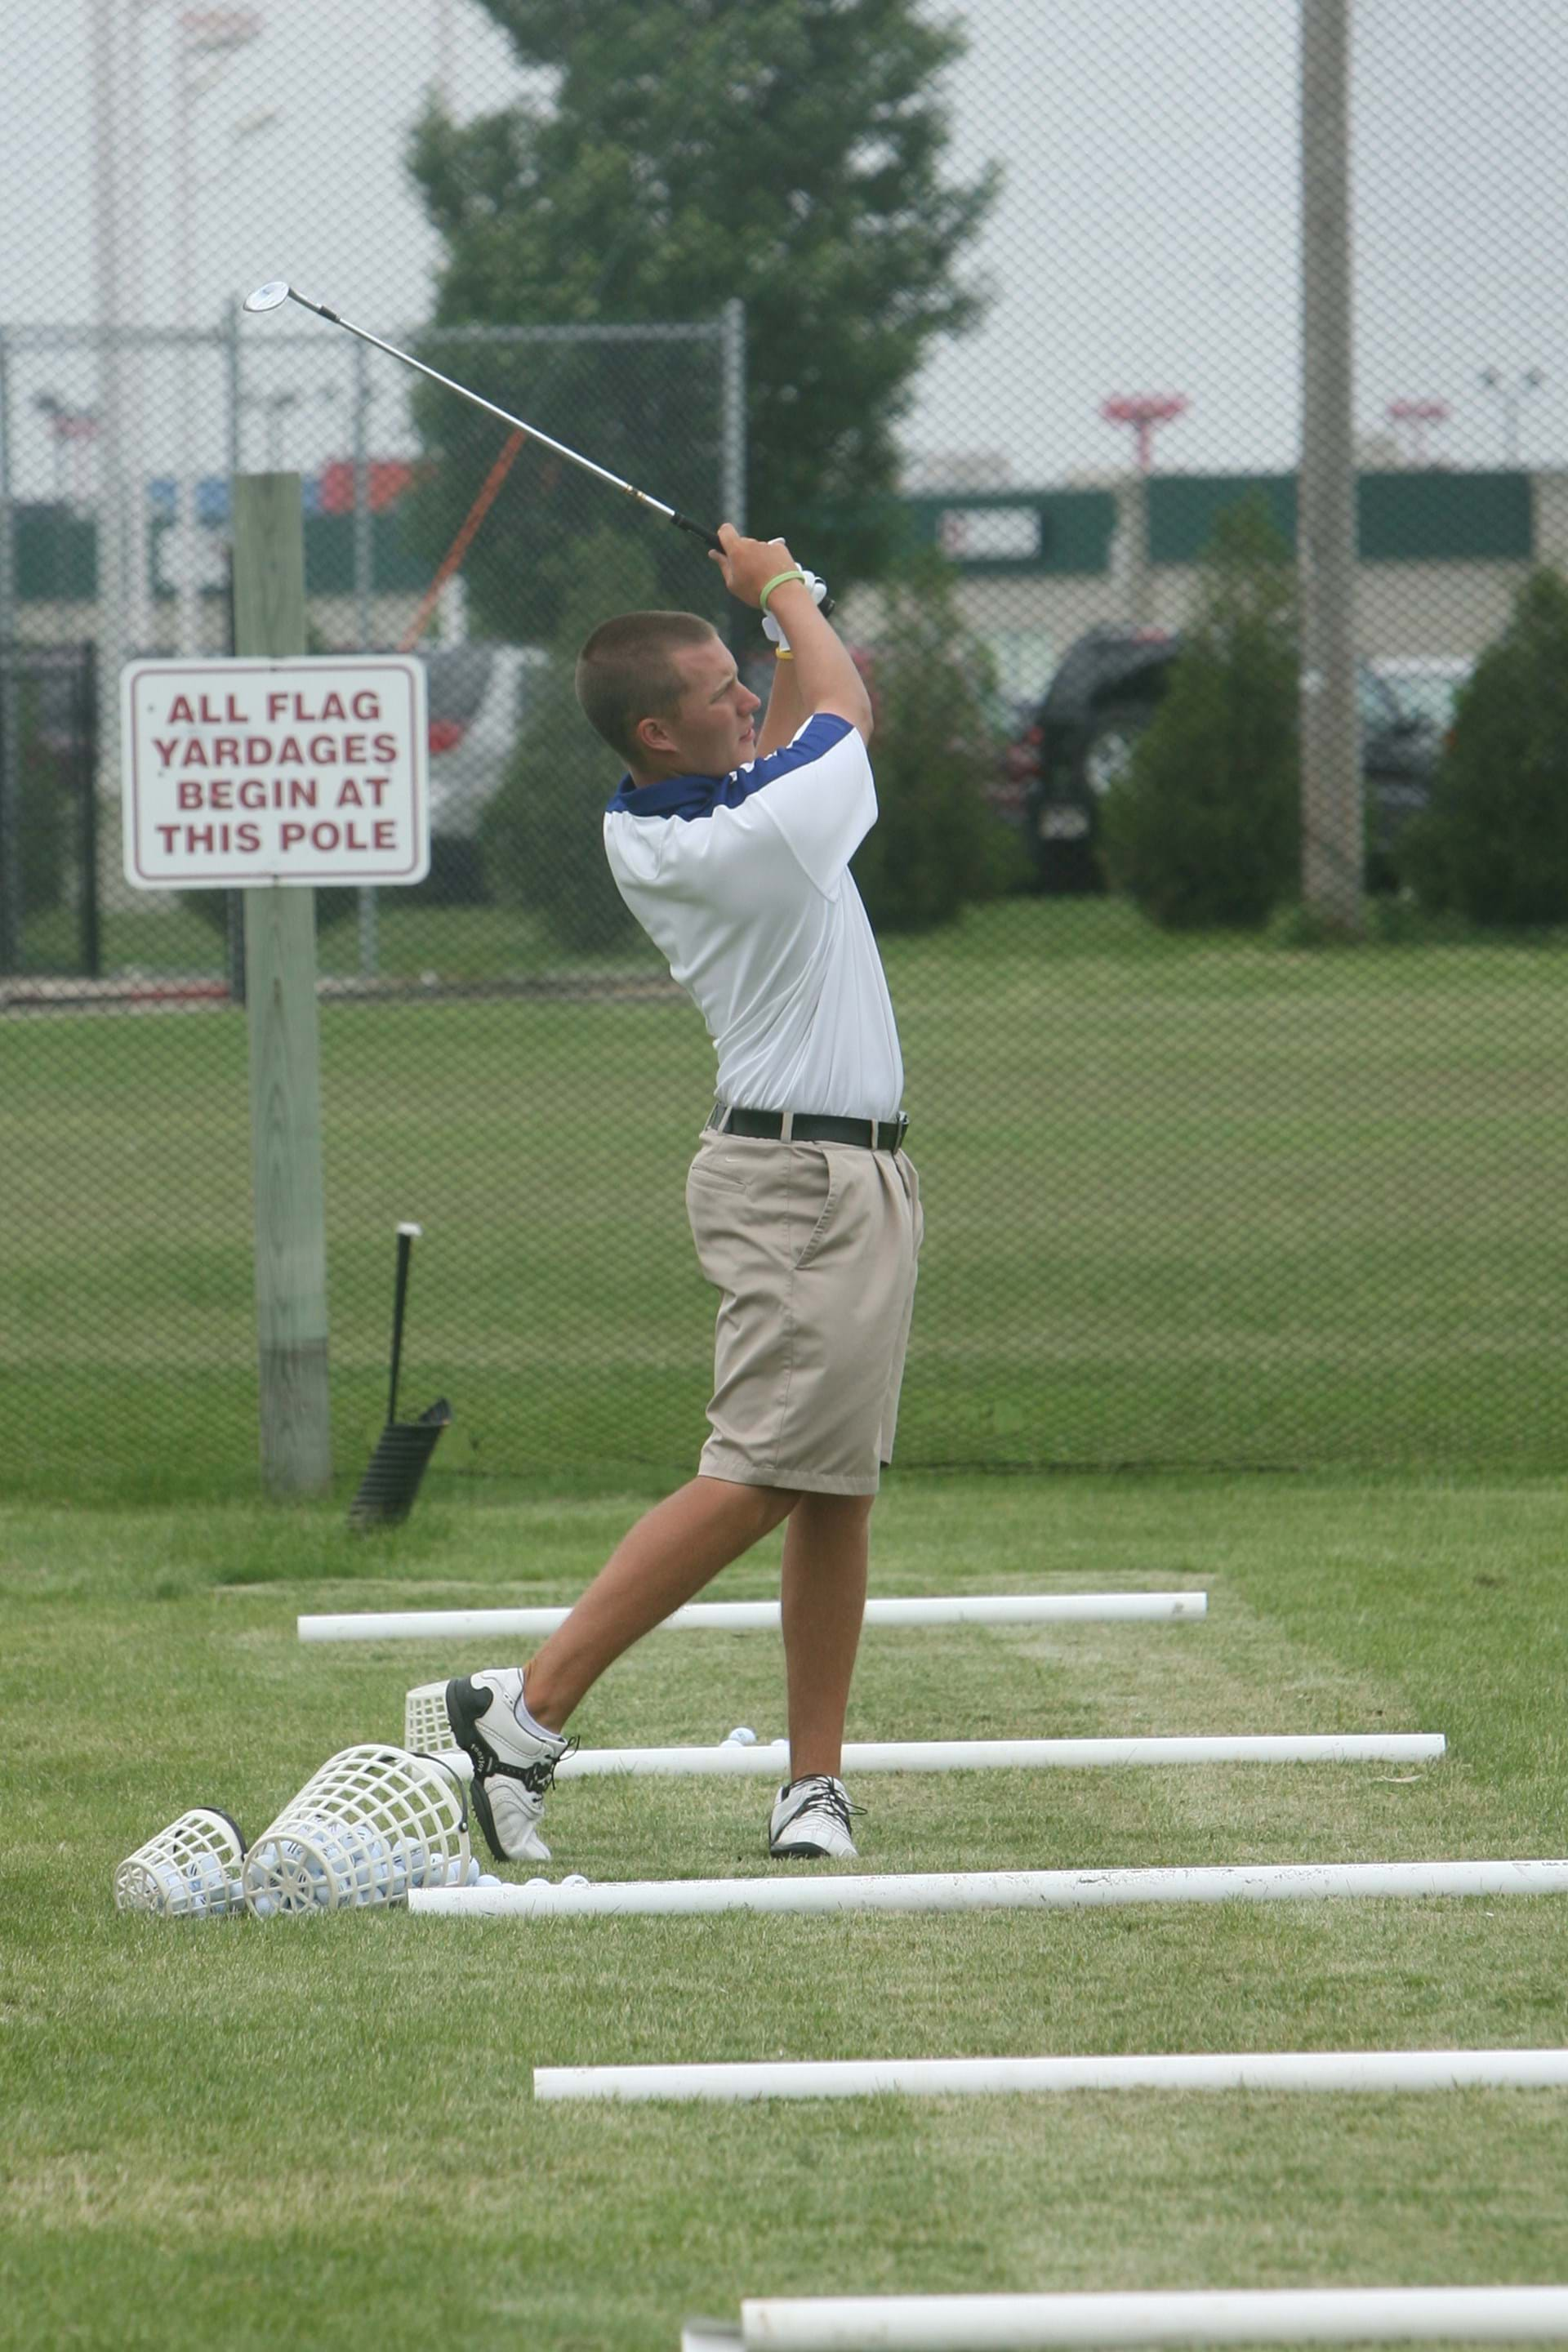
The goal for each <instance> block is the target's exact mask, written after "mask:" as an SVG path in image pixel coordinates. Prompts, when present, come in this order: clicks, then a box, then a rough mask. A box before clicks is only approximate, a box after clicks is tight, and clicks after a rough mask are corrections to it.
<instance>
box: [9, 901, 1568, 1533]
mask: <svg viewBox="0 0 1568 2352" xmlns="http://www.w3.org/2000/svg"><path fill="white" fill-rule="evenodd" d="M481 916H482V921H481V920H480V918H481ZM412 920H413V917H412V915H410V917H409V921H410V923H411V922H412ZM503 923H504V917H502V916H501V915H500V914H498V913H497V911H496V910H494V909H488V910H479V911H478V913H476V915H475V917H474V925H475V929H476V933H477V935H478V936H479V938H480V939H481V940H482V943H483V947H484V953H483V957H482V958H481V959H480V961H481V962H482V964H483V974H484V978H485V980H486V982H495V981H496V980H498V979H502V978H505V977H506V976H507V971H506V970H505V969H504V968H503V967H498V964H497V961H496V960H497V958H498V957H499V956H500V953H501V946H500V933H499V930H498V926H500V925H502V924H503ZM331 937H332V939H334V940H336V939H337V938H338V934H336V933H333V934H332V935H331ZM398 938H401V939H402V941H403V947H402V950H401V952H402V953H403V955H404V957H405V960H406V956H407V954H408V953H410V952H411V951H412V949H413V947H414V946H415V945H416V940H414V935H413V934H412V932H410V931H407V930H406V929H405V931H404V932H402V933H398V932H397V931H396V929H395V926H394V925H393V924H392V923H391V921H390V919H389V923H388V940H389V942H395V940H396V939H398ZM439 938H440V941H441V945H440V947H439V950H437V946H436V945H435V944H434V939H435V935H434V934H433V935H432V944H431V946H430V950H429V951H430V954H431V957H432V963H431V967H430V969H431V972H432V976H433V978H437V979H440V980H442V981H444V982H454V981H457V982H460V981H461V980H462V977H463V969H464V968H463V965H462V961H461V951H460V943H458V944H455V942H458V917H457V916H456V915H453V916H451V917H450V918H449V919H448V921H447V928H446V929H444V930H443V931H442V932H441V933H440V934H439ZM885 947H886V957H887V963H888V970H889V982H890V985H891V989H892V994H893V1000H894V1003H895V1006H896V1008H897V1012H898V1017H899V1023H900V1034H901V1037H902V1041H903V1047H904V1055H905V1061H906V1066H907V1076H908V1085H907V1090H906V1098H907V1101H908V1105H909V1108H910V1113H911V1117H912V1126H911V1129H910V1151H911V1154H912V1157H913V1159H914V1161H915V1163H916V1166H917V1167H918V1169H919V1171H920V1175H921V1185H922V1190H923V1194H924V1199H925V1203H926V1209H927V1217H928V1223H927V1241H926V1249H925V1255H924V1258H923V1261H922V1265H921V1289H920V1298H919V1304H918V1307H917V1312H916V1318H915V1325H914V1333H913V1339H912V1342H911V1351H910V1367H909V1376H908V1380H907V1382H906V1387H905V1392H904V1400H903V1407H902V1414H901V1421H900V1459H901V1461H902V1462H903V1463H904V1464H905V1465H907V1466H911V1467H912V1466H921V1465H923V1466H936V1465H961V1466H962V1465H969V1466H976V1465H995V1466H1002V1465H1012V1466H1028V1465H1035V1466H1044V1465H1053V1464H1071V1465H1078V1466H1094V1465H1101V1466H1116V1465H1122V1464H1136V1465H1146V1466H1159V1465H1166V1466H1168V1465H1194V1464H1198V1465H1205V1464H1206V1465H1232V1466H1241V1465H1250V1466H1258V1467H1280V1466H1306V1465H1316V1464H1333V1463H1341V1464H1353V1465H1367V1466H1376V1465H1383V1464H1388V1463H1398V1464H1403V1465H1416V1466H1426V1467H1430V1468H1437V1469H1447V1468H1449V1467H1451V1466H1454V1465H1468V1466H1482V1467H1488V1466H1489V1467H1493V1468H1507V1469H1523V1470H1530V1469H1535V1470H1542V1469H1554V1468H1556V1467H1557V1466H1558V1465H1560V1463H1561V1458H1562V1426H1561V1413H1560V1411H1559V1407H1558V1402H1557V1387H1558V1379H1559V1371H1560V1337H1559V1335H1560V1333H1561V1331H1562V1329H1563V1325H1564V1322H1565V1321H1568V1185H1564V1184H1563V1181H1562V1171H1563V1164H1564V1160H1565V1155H1568V1057H1565V1056H1564V1055H1563V1049H1562V1040H1563V1034H1564V983H1563V973H1564V971H1565V969H1568V967H1565V965H1564V961H1563V953H1562V950H1561V949H1560V948H1554V947H1552V946H1550V945H1542V946H1531V945H1521V944H1518V943H1512V944H1510V943H1504V944H1500V945H1452V946H1436V945H1426V946H1401V947H1386V946H1369V947H1367V948H1363V949H1361V950H1354V951H1346V952H1338V953H1327V952H1317V953H1313V952H1310V951H1298V950H1286V949H1284V948H1281V947H1279V946H1275V945H1272V944H1269V943H1268V942H1262V943H1260V942H1258V941H1256V940H1214V939H1208V938H1205V939H1196V940H1165V939H1163V938H1161V937H1160V936H1159V935H1158V934H1155V933H1153V932H1152V931H1151V930H1149V929H1148V928H1147V927H1146V926H1141V925H1140V924H1139V923H1138V921H1137V919H1136V918H1134V917H1133V916H1132V915H1131V913H1130V912H1129V910H1128V909H1127V908H1124V907H1121V906H1118V905H1110V904H1107V905H1084V904H1082V903H1079V902H1063V901H1060V900H1057V901H1049V900H1043V899H1012V900H1008V901H1006V902H1005V903H1003V904H1001V905H997V906H994V907H988V908H980V909H976V910H973V911H972V912H971V913H970V914H969V915H968V916H966V918H965V919H964V920H963V922H962V923H960V924H958V925H955V926H953V927H952V928H951V929H945V930H942V931H939V932H936V933H933V934H931V936H929V937H925V938H917V939H900V938H890V939H889V940H887V941H886V942H885ZM525 950H526V952H525ZM390 954H391V946H390V945H389V956H390ZM437 956H438V957H439V961H437ZM454 959H456V962H454ZM531 960H532V961H531ZM535 961H537V942H536V941H530V940H526V939H523V938H522V937H521V935H520V940H519V944H518V957H517V970H516V972H515V973H514V975H513V976H515V977H518V978H520V979H526V978H529V977H530V976H531V978H532V980H533V981H534V982H540V980H541V978H542V976H541V975H540V974H539V973H538V972H537V971H536V970H534V968H533V965H534V962H535ZM549 977H551V979H552V984H558V985H559V987H560V989H561V990H562V991H563V993H561V994H559V995H547V996H533V997H527V998H517V999H511V1000H498V1001H489V1002H470V1001H466V1000H464V999H462V998H461V997H460V996H456V995H448V996H445V997H442V996H437V997H435V998H433V1000H432V1001H430V1002H427V1003H426V1002H416V1003H390V1004H386V1003H383V1004H374V1003H362V1004H354V1003H328V1004H327V1005H325V1006H324V1008H323V1011H322V1015H321V1057H322V1100H323V1121H324V1160H325V1172H326V1203H327V1245H328V1272H329V1293H330V1297H329V1305H330V1321H331V1339H330V1351H331V1370H332V1393H333V1415H334V1435H335V1444H336V1457H337V1464H338V1470H339V1475H340V1479H341V1480H342V1481H343V1482H345V1483H346V1482H348V1481H351V1480H352V1479H353V1477H354V1476H356V1475H357V1473H358V1470H359V1469H360V1467H362V1466H363V1462H364V1460H365V1458H366V1456H367V1455H368V1453H369V1451H370V1448H371V1445H372V1444H373V1443H374V1437H375V1434H376V1432H377V1429H378V1428H379V1425H380V1420H381V1416H382V1413H383V1412H384V1399H385V1390H384V1377H385V1376H384V1360H385V1350H386V1342H387V1327H388V1324H389V1321H390V1308H391V1289H392V1265H393V1242H392V1231H393V1227H394V1225H395V1223H397V1222H398V1221H399V1220H400V1219H402V1218H405V1217H414V1218H416V1219H418V1220H419V1221H420V1222H421V1223H423V1224H424V1226H425V1228H426V1239H425V1241H424V1242H423V1243H422V1244H421V1245H420V1248H419V1251H418V1254H417V1256H416V1265H415V1273H414V1286H413V1298H412V1306H411V1310H410V1320H409V1331H408V1341H407V1349H406V1353H405V1404H406V1406H407V1407H408V1409H409V1410H410V1411H411V1412H417V1411H419V1410H420V1409H421V1408H422V1407H423V1406H424V1405H426V1404H427V1403H429V1402H431V1401H432V1400H433V1399H434V1398H435V1397H437V1396H438V1395H441V1394H445V1395H447V1397H449V1399H450V1400H451V1402H452V1405H453V1408H454V1412H455V1415H456V1418H455V1421H454V1423H453V1425H452V1428H451V1429H450V1431H449V1432H448V1433H447V1435H446V1436H445V1437H444V1438H443V1440H442V1443H441V1447H440V1451H439V1453H438V1454H437V1461H436V1465H435V1468H434V1471H433V1473H432V1476H433V1478H434V1479H435V1480H436V1481H437V1483H439V1482H441V1481H444V1480H447V1479H449V1478H450V1476H451V1475H452V1474H453V1473H455V1472H457V1471H458V1470H465V1469H471V1470H477V1471H479V1472H480V1473H484V1472H487V1471H488V1472H500V1473H503V1474H505V1475H511V1476H517V1477H521V1478H531V1479H533V1480H535V1481H536V1482H539V1483H540V1484H542V1486H545V1487H546V1488H548V1489H552V1490H553V1489H556V1488H558V1487H559V1486H561V1485H562V1484H563V1483H565V1482H567V1481H573V1480H574V1481H576V1482H577V1483H578V1484H579V1485H580V1486H581V1487H582V1488H583V1489H584V1491H590V1492H592V1491H603V1490H605V1488H606V1487H613V1486H617V1485H619V1484H622V1483H624V1482H626V1481H628V1480H629V1481H631V1482H633V1483H635V1482H636V1481H637V1480H638V1479H639V1478H643V1477H654V1476H668V1475H678V1474H679V1472H680V1471H681V1470H682V1469H683V1468H684V1467H685V1465H687V1464H689V1462H690V1461H691V1459H692V1458H693V1455H694V1454H695V1452H696V1448H697V1446H698V1444H700V1439H701V1436H702V1434H703V1422H702V1408H703V1405H704V1402H706V1398H707V1393H708V1382H709V1368H710V1339H711V1328H712V1308H713V1299H712V1294H711V1293H710V1291H709V1290H708V1289H707V1288H706V1287H705V1286H704V1285H703V1283H702V1280H701V1278H700V1274H699V1271H698V1268H697V1265H696V1262H695V1257H694V1254H693V1251H692V1247H691V1242H690V1236H689V1232H688V1230H687V1225H686V1218H685V1207H684V1199H683V1184H684V1177H685V1171H686V1167H687V1164H688V1162H689V1158H690V1156H691V1151H692V1148H693V1145H694V1141H695V1138H696V1135H697V1131H698V1129H699V1127H700V1122H701V1120H702V1118H703V1117H704V1115H705V1113H706V1109H707V1107H708V1103H709V1099H710V1089H711V1083H712V1068H713V1065H712V1055H711V1053H710V1048H709V1045H708V1042H707V1039H706V1037H705V1036H704V1034H703V1032H702V1026H701V1023H700V1020H699V1019H698V1017H697V1015H696V1013H694V1012H693V1011H692V1009H691V1007H690V1006H689V1004H688V1003H686V1002H685V1001H684V1000H683V999H680V998H679V997H677V996H674V995H672V994H671V995H665V996H662V997H661V996H660V995H659V994H658V992H657V991H656V992H655V993H653V994H651V995H650V994H648V993H647V987H648V983H649V979H650V973H649V971H647V969H646V968H644V969H643V971H642V974H641V977H640V979H637V978H636V976H635V975H632V976H629V977H628V975H627V974H626V973H622V975H621V982H623V983H626V984H627V985H632V984H633V983H634V982H635V986H636V988H637V990H640V991H641V992H640V993H634V994H631V995H624V996H619V997H617V996H616V995H615V994H614V993H608V992H605V990H607V989H608V988H609V987H610V985H611V984H610V983H609V982H605V986H604V988H601V990H600V992H599V993H597V994H595V993H594V992H593V990H594V988H595V986H596V985H598V983H596V982H594V980H593V977H592V975H590V974H585V973H584V971H582V970H580V969H579V970H577V971H562V972H558V973H556V974H554V975H552V976H549ZM651 978H652V979H653V980H654V981H655V982H657V978H658V975H657V973H653V974H651ZM574 990H575V991H576V993H575V994H573V993H572V991H574ZM0 1099H3V1104H4V1118H5V1139H6V1151H7V1163H6V1182H7V1192H6V1205H7V1208H8V1210H9V1211H10V1219H9V1223H8V1226H7V1239H6V1247H5V1253H4V1260H3V1262H0V1480H3V1481H4V1482H5V1485H6V1486H9V1488H10V1489H11V1490H12V1491H14V1492H17V1491H26V1492H29V1493H32V1494H34V1495H37V1496H40V1497H43V1498H47V1497H48V1496H52V1495H56V1494H58V1493H60V1492H70V1493H73V1494H76V1495H79V1496H80V1495H85V1494H89V1493H90V1494H94V1495H96V1496H99V1497H100V1498H102V1499H104V1500H121V1499H157V1498H159V1497H162V1496H174V1495H179V1496H189V1497H191V1498H200V1497H205V1496H210V1495H212V1494H214V1493H226V1494H228V1495H231V1496H243V1495H245V1494H247V1493H248V1492H250V1491H252V1490H253V1487H254V1481H255V1460H256V1426H257V1404H256V1373H255V1336H254V1328H255V1327H254V1308H253V1303H252V1288H253V1274H252V1238H251V1237H252V1207H251V1196H250V1167H249V1142H248V1120H249V1107H248V1093H247V1071H246V1034H245V1023H244V1018H243V1016H242V1015H241V1014H240V1013H237V1012H234V1011H220V1012H210V1011H208V1012H201V1013H169V1012H164V1013H150V1014H147V1015H145V1016H140V1015H139V1016H135V1017H132V1016H129V1015H126V1014H123V1013H114V1014H94V1015H90V1016H89V1015H80V1014H70V1015H55V1014H50V1015H47V1016H43V1015H29V1016H26V1017H16V1018H11V1019H9V1020H6V1021H4V1022H0Z"/></svg>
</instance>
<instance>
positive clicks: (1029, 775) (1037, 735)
mask: <svg viewBox="0 0 1568 2352" xmlns="http://www.w3.org/2000/svg"><path fill="white" fill-rule="evenodd" d="M1181 650H1182V639H1181V636H1180V634H1179V633H1178V632H1177V631H1175V630H1173V629H1156V628H1141V627H1137V626H1134V625H1130V624H1122V623H1119V622H1102V623H1100V625H1099V626H1097V627H1095V628H1092V629H1089V630H1087V631H1086V632H1085V634H1084V635H1082V636H1081V637H1079V638H1077V639H1075V641H1074V642H1073V644H1072V645H1070V646H1068V650H1067V652H1066V653H1065V654H1064V655H1063V656H1062V659H1061V661H1060V663H1059V664H1058V667H1057V670H1056V674H1055V676H1054V677H1052V679H1051V682H1050V685H1049V687H1048V688H1047V690H1046V693H1045V695H1044V697H1043V698H1042V699H1041V700H1040V702H1039V704H1038V706H1037V709H1036V710H1035V714H1034V718H1033V719H1032V721H1031V723H1030V725H1029V726H1028V727H1027V728H1026V730H1024V732H1023V733H1022V734H1021V735H1020V736H1019V737H1018V738H1017V739H1016V741H1015V742H1014V743H1012V744H1011V745H1009V747H1008V750H1007V752H1006V754H1005V763H1006V764H1007V765H1008V766H1009V768H1010V769H1011V771H1012V773H1013V776H1014V778H1015V780H1016V781H1021V782H1022V783H1023V787H1024V792H1025V796H1026V805H1027V809H1028V834H1029V839H1030V843H1031V846H1032V848H1033V851H1034V856H1035V863H1036V870H1037V877H1038V881H1039V887H1040V888H1041V889H1043V890H1052V891H1069V890H1100V889H1103V888H1104V887H1105V877H1104V871H1103V868H1102V866H1101V864H1100V803H1101V802H1102V801H1103V800H1104V798H1105V795H1106V793H1108V792H1109V791H1110V786H1111V785H1112V783H1113V782H1115V781H1116V779H1117V778H1118V777H1119V776H1120V775H1121V773H1122V772H1123V771H1124V770H1125V768H1126V766H1127V762H1128V761H1129V760H1130V759H1131V755H1132V747H1133V744H1134V743H1135V742H1136V741H1137V740H1138V737H1139V736H1140V735H1141V734H1142V732H1143V730H1144V729H1145V728H1146V727H1147V726H1148V725H1149V723H1150V721H1151V720H1152V718H1153V716H1154V713H1155V711H1156V710H1157V709H1159V706H1160V703H1161V700H1162V698H1163V695H1164V693H1165V689H1166V688H1167V686H1168V685H1169V683H1170V677H1171V671H1172V669H1173V666H1174V664H1175V662H1176V660H1177V657H1178V656H1179V655H1180V653H1181ZM1359 701H1360V707H1361V724H1362V767H1363V775H1364V778H1365V782H1366V790H1367V797H1368V805H1369V807H1370V808H1371V809H1372V811H1373V850H1372V855H1371V857H1370V859H1369V869H1368V878H1369V881H1371V882H1372V883H1373V885H1374V887H1375V886H1376V885H1378V884H1380V883H1384V882H1386V881H1387V880H1389V879H1391V878H1392V866H1391V864H1390V859H1391V856H1392V851H1393V847H1394V842H1395V840H1396V839H1397V836H1398V834H1399V831H1400V828H1401V827H1402V826H1403V825H1404V824H1405V823H1406V822H1407V821H1408V819H1409V817H1410V816H1411V815H1413V814H1415V811H1416V810H1417V809H1420V808H1424V807H1425V806H1426V802H1427V799H1428V797H1429V795H1430V792H1431V786H1432V778H1433V775H1434V772H1435V771H1436V764H1437V759H1438V756H1439V753H1440V751H1441V748H1442V744H1441V737H1440V735H1439V734H1438V732H1437V730H1436V729H1435V728H1433V727H1432V726H1430V725H1429V724H1428V723H1427V722H1426V720H1425V719H1420V718H1417V717H1414V716H1411V715H1410V714H1408V713H1407V712H1406V711H1405V709H1404V708H1403V707H1402V705H1401V704H1400V703H1399V702H1398V701H1397V700H1396V699H1395V698H1394V691H1393V689H1392V688H1391V687H1389V686H1388V685H1387V684H1385V683H1384V680H1383V679H1382V678H1381V677H1379V676H1378V675H1377V674H1376V672H1375V671H1374V670H1373V668H1372V667H1371V666H1370V665H1369V664H1366V663H1363V665H1362V667H1361V669H1360V672H1359Z"/></svg>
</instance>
